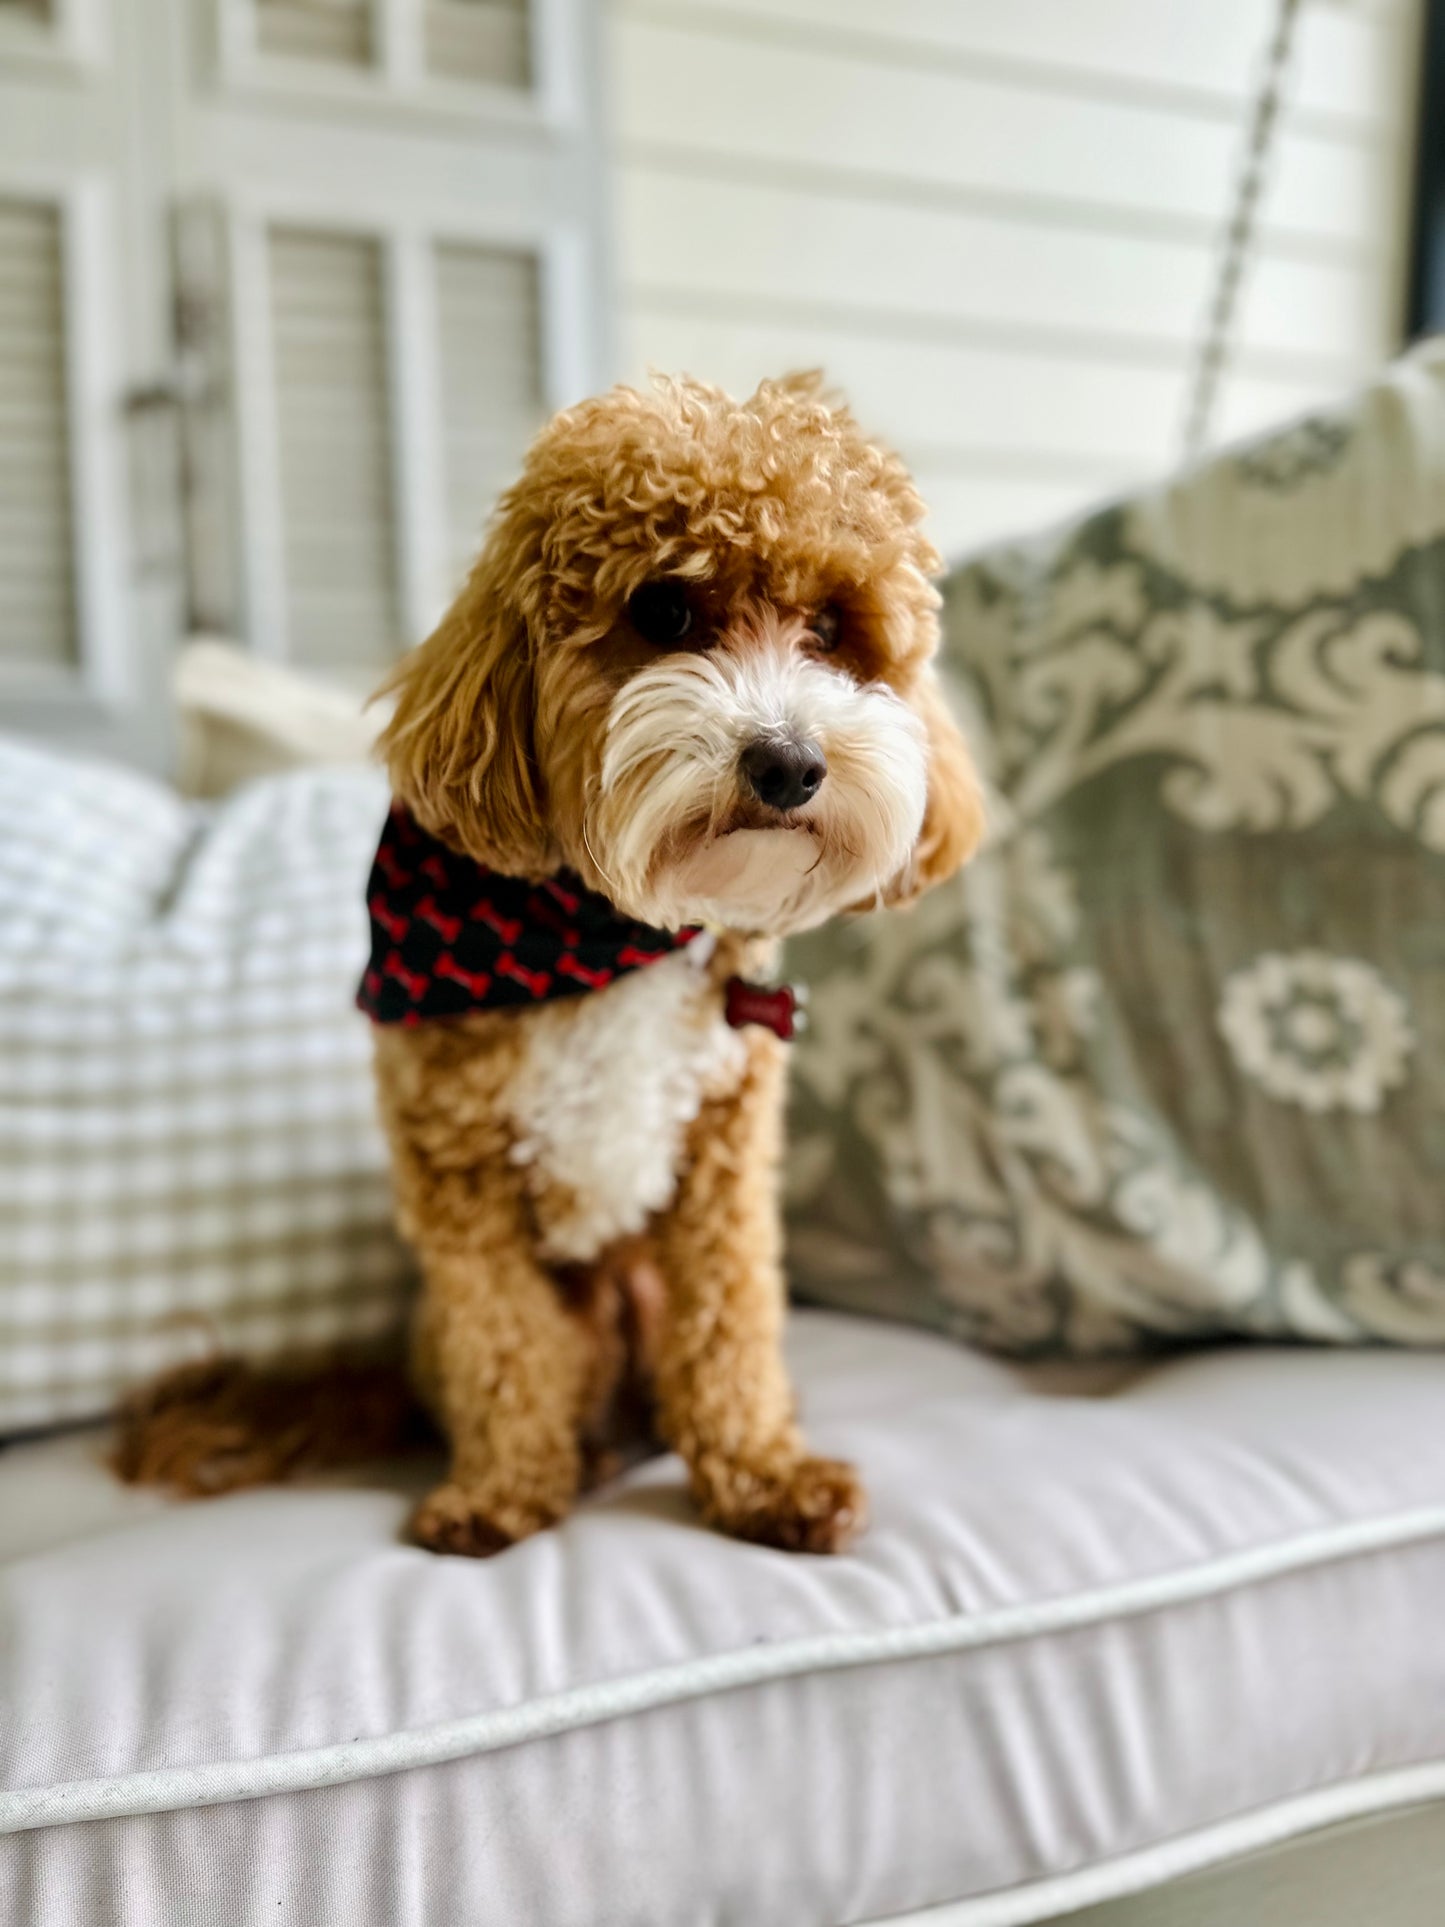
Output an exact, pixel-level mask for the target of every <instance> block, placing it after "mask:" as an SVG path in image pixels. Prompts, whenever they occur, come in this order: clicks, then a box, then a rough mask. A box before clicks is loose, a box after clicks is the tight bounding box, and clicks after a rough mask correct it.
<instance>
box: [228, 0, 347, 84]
mask: <svg viewBox="0 0 1445 1927" xmlns="http://www.w3.org/2000/svg"><path fill="white" fill-rule="evenodd" d="M256 41H257V44H258V46H259V47H260V49H261V51H262V52H263V53H266V54H279V55H280V56H282V58H285V59H296V60H321V61H331V62H339V63H340V64H342V65H343V66H349V67H365V66H367V65H368V64H369V63H370V61H371V57H372V36H371V7H370V4H369V0H257V5H256Z"/></svg>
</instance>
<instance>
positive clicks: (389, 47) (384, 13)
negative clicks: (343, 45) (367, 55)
mask: <svg viewBox="0 0 1445 1927" xmlns="http://www.w3.org/2000/svg"><path fill="white" fill-rule="evenodd" d="M371 38H372V45H373V46H374V47H375V48H376V51H377V56H378V58H377V66H378V67H379V69H380V71H381V75H382V78H383V80H384V81H385V82H386V85H387V86H388V87H389V88H390V89H391V90H392V91H393V92H394V93H398V94H407V93H411V92H414V91H415V90H416V89H417V88H419V87H421V86H423V85H424V83H425V81H426V54H425V49H424V47H423V44H422V10H421V0H371Z"/></svg>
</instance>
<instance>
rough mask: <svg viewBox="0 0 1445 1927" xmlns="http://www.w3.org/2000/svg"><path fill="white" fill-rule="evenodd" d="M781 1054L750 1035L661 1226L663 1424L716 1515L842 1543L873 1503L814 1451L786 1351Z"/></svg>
mask: <svg viewBox="0 0 1445 1927" xmlns="http://www.w3.org/2000/svg"><path fill="white" fill-rule="evenodd" d="M782 1103H783V1051H782V1047H781V1046H780V1045H779V1044H778V1043H777V1042H776V1040H775V1039H773V1038H771V1037H765V1036H761V1035H754V1036H752V1038H751V1039H750V1044H749V1059H748V1068H747V1071H746V1073H745V1075H744V1078H743V1081H742V1084H741V1086H740V1088H739V1089H738V1091H737V1092H736V1093H735V1094H734V1095H733V1096H731V1097H728V1098H726V1099H721V1100H714V1101H712V1102H709V1103H708V1104H706V1105H705V1106H704V1107H703V1110H702V1112H701V1113H700V1114H699V1116H698V1118H697V1120H696V1122H695V1123H694V1125H693V1128H692V1131H691V1133H690V1137H689V1141H688V1147H687V1159H686V1165H685V1169H684V1172H683V1176H682V1179H681V1183H680V1188H679V1192H678V1196H677V1199H676V1200H675V1202H674V1204H673V1207H672V1209H671V1211H670V1212H669V1213H668V1215H667V1217H666V1218H665V1219H664V1220H663V1222H662V1223H661V1225H660V1227H659V1233H660V1246H661V1252H662V1258H663V1268H664V1272H665V1275H666V1282H667V1292H668V1302H667V1308H666V1312H665V1315H664V1317H663V1320H662V1328H661V1331H660V1333H659V1343H658V1358H657V1391H658V1404H659V1412H660V1417H661V1422H662V1429H663V1432H664V1435H665V1436H666V1438H667V1440H668V1442H669V1443H670V1444H671V1445H672V1446H674V1447H675V1448H676V1450H677V1451H678V1452H680V1453H681V1454H682V1456H683V1458H684V1460H685V1461H686V1463H687V1468H688V1472H689V1475H690V1477H691V1482H692V1487H693V1491H694V1493H695V1495H696V1497H697V1501H698V1504H699V1506H700V1507H701V1509H702V1511H703V1513H704V1515H705V1516H706V1517H707V1518H708V1519H709V1520H711V1521H712V1523H713V1524H715V1525H718V1526H721V1527H722V1528H723V1529H724V1530H725V1531H727V1532H731V1533H734V1534H735V1535H736V1536H737V1537H739V1538H743V1539H752V1540H756V1541H758V1542H760V1543H762V1544H764V1545H771V1546H781V1547H784V1548H786V1549H787V1550H789V1551H797V1552H837V1551H839V1550H840V1549H841V1548H842V1547H843V1546H844V1545H846V1543H847V1542H848V1540H849V1539H851V1538H852V1537H853V1535H854V1534H855V1533H856V1532H857V1531H858V1530H859V1529H860V1528H861V1526H862V1525H863V1523H864V1519H865V1517H866V1511H867V1501H866V1498H865V1495H864V1492H863V1488H862V1486H861V1485H860V1483H859V1481H858V1477H857V1475H856V1473H855V1472H854V1471H853V1468H852V1467H851V1466H849V1465H844V1464H842V1463H840V1462H838V1461H836V1460H832V1459H818V1458H813V1457H811V1456H810V1455H809V1454H808V1452H807V1449H806V1447H805V1445H804V1443H803V1439H802V1436H801V1434H800V1432H799V1430H798V1428H797V1425H796V1424H795V1422H794V1409H793V1394H792V1389H791V1387H790V1385H789V1383H788V1377H787V1373H786V1370H785V1368H784V1365H783V1360H782V1354H781V1350H780V1339H781V1328H782V1320H783V1309H784V1287H783V1273H782V1262H781V1243H782V1234H781V1227H780V1224H779V1213H778V1196H777V1193H778V1158H779V1148H780V1138H781V1130H782Z"/></svg>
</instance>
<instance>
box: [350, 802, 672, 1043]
mask: <svg viewBox="0 0 1445 1927" xmlns="http://www.w3.org/2000/svg"><path fill="white" fill-rule="evenodd" d="M366 898H367V908H368V910H369V911H370V913H371V956H370V960H369V962H368V965H367V969H366V974H365V976H364V977H363V978H362V981H361V988H360V990H359V991H358V992H357V998H356V1001H357V1004H358V1005H359V1007H360V1008H361V1009H362V1010H363V1011H364V1012H365V1013H366V1015H367V1016H368V1017H370V1018H371V1020H372V1022H373V1023H377V1024H403V1025H416V1024H421V1023H430V1022H432V1021H433V1020H434V1019H436V1018H445V1017H464V1016H466V1015H468V1014H469V1013H470V1012H473V1011H479V1010H506V1009H514V1008H516V1007H518V1006H527V1007H531V1006H535V1005H538V1004H546V1003H552V1002H555V1001H556V1000H558V999H560V998H566V997H581V996H585V995H586V994H587V993H588V992H589V991H593V990H601V989H603V988H604V987H605V986H606V985H608V984H610V983H613V982H615V981H616V980H617V978H619V977H622V976H626V975H627V974H629V973H630V972H631V971H634V970H641V969H644V968H645V967H646V966H647V965H648V964H653V963H657V962H659V961H660V959H662V958H663V957H667V956H671V955H672V954H673V953H674V952H675V951H678V950H681V949H682V948H683V947H684V946H685V945H687V944H689V943H691V942H692V940H693V938H694V937H696V936H697V935H698V932H697V930H696V929H684V930H675V931H673V930H654V929H653V928H652V927H651V926H650V925H648V924H645V923H637V922H634V921H633V920H632V919H631V918H628V917H624V916H621V915H619V913H618V912H617V911H616V910H614V909H613V907H612V905H611V904H610V903H609V902H608V901H607V899H606V898H605V897H603V896H599V895H598V894H597V893H596V892H595V891H592V890H588V889H587V888H586V887H585V885H584V884H583V883H582V882H581V881H580V879H578V878H577V877H575V876H573V875H572V874H571V873H570V872H569V871H562V872H560V873H559V874H558V875H556V876H552V877H545V878H543V879H542V880H541V881H540V882H529V881H528V880H527V879H526V878H524V877H509V876H503V875H501V874H500V873H499V872H497V871H495V870H490V869H488V868H487V866H486V865H485V864H482V863H478V862H476V861H475V860H474V859H473V858H471V857H467V856H462V855H461V854H460V853H459V852H457V851H455V850H452V849H449V848H448V847H447V845H446V844H445V843H442V842H440V841H439V840H438V839H437V838H436V837H434V836H431V835H429V834H428V832H427V831H425V830H423V829H422V828H421V826H420V824H418V823H417V822H416V821H415V820H414V819H413V818H412V817H411V815H410V814H409V813H408V812H407V811H406V810H404V809H402V808H401V807H400V806H396V807H393V809H392V811H391V813H390V815H389V816H388V817H387V820H386V825H385V827H384V829H383V830H382V834H381V843H380V845H379V847H378V849H377V852H376V860H375V862H374V864H373V865H372V871H371V878H370V881H369V882H368V884H367V890H366Z"/></svg>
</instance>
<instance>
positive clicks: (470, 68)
mask: <svg viewBox="0 0 1445 1927" xmlns="http://www.w3.org/2000/svg"><path fill="white" fill-rule="evenodd" d="M425 5H426V14H425V23H424V24H425V45H426V68H427V72H428V73H429V74H433V75H435V76H436V78H437V79H439V80H472V81H475V80H482V81H491V82H493V83H494V84H496V85H498V86H502V87H525V86H526V85H527V84H528V82H529V80H530V78H531V55H530V49H529V46H528V25H529V23H528V18H527V7H526V4H525V0H425Z"/></svg>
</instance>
